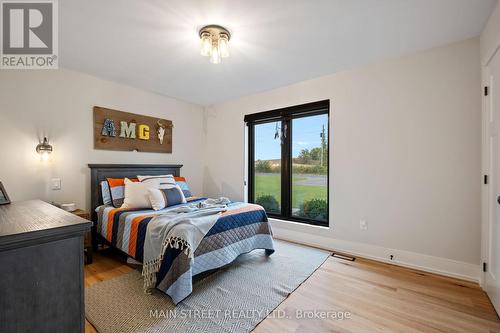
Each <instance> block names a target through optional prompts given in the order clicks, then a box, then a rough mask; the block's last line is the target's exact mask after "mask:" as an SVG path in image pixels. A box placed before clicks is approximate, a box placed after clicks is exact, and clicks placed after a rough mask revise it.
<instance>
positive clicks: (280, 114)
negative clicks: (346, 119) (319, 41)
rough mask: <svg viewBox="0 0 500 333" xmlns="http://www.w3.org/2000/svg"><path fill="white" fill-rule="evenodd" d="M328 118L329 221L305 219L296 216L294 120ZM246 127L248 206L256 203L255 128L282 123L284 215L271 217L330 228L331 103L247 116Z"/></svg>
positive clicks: (323, 102)
mask: <svg viewBox="0 0 500 333" xmlns="http://www.w3.org/2000/svg"><path fill="white" fill-rule="evenodd" d="M324 114H326V115H327V116H328V131H327V138H328V141H327V150H328V161H327V190H326V193H327V212H326V221H319V220H314V219H309V218H302V217H298V216H293V215H292V173H293V172H292V131H293V129H292V124H293V119H299V118H304V117H310V116H317V115H324ZM244 119H245V124H246V126H247V127H248V183H247V191H248V192H247V195H248V202H251V203H254V202H255V197H254V195H255V193H254V190H255V125H260V124H265V123H269V122H276V121H281V128H282V129H283V133H284V140H283V141H284V143H283V144H282V145H281V213H280V214H275V213H267V215H268V216H269V217H271V218H276V219H280V220H286V221H292V222H300V223H305V224H310V225H317V226H323V227H329V221H330V127H331V124H330V100H328V99H327V100H322V101H318V102H313V103H307V104H301V105H295V106H291V107H286V108H281V109H277V110H271V111H264V112H258V113H252V114H248V115H245V118H244Z"/></svg>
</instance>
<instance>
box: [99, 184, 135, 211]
mask: <svg viewBox="0 0 500 333" xmlns="http://www.w3.org/2000/svg"><path fill="white" fill-rule="evenodd" d="M106 180H107V182H108V187H109V193H110V195H111V203H112V204H113V207H115V208H120V207H121V206H122V205H123V199H124V198H125V178H106ZM130 180H131V181H133V182H138V181H139V179H137V178H130Z"/></svg>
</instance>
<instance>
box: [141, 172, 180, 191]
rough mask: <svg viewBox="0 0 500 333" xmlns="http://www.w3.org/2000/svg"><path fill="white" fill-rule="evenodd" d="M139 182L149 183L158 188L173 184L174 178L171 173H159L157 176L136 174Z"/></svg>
mask: <svg viewBox="0 0 500 333" xmlns="http://www.w3.org/2000/svg"><path fill="white" fill-rule="evenodd" d="M137 178H138V179H139V181H140V182H141V183H151V184H154V185H156V186H157V187H158V188H170V187H172V186H175V179H174V176H173V175H159V176H137Z"/></svg>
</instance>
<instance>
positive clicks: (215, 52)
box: [200, 24, 231, 64]
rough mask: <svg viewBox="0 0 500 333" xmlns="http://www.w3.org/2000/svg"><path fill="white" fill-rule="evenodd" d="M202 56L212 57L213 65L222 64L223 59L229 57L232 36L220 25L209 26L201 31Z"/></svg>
mask: <svg viewBox="0 0 500 333" xmlns="http://www.w3.org/2000/svg"><path fill="white" fill-rule="evenodd" d="M200 39H201V55H202V56H205V57H210V62H211V63H212V64H220V62H221V59H222V58H226V57H229V40H230V39H231V34H230V33H229V31H228V30H227V29H226V28H224V27H221V26H220V25H214V24H212V25H207V26H205V27H203V28H201V29H200Z"/></svg>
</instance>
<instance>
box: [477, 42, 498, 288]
mask: <svg viewBox="0 0 500 333" xmlns="http://www.w3.org/2000/svg"><path fill="white" fill-rule="evenodd" d="M497 55H498V56H500V44H499V45H498V46H497V48H496V49H495V51H494V52H493V53H492V55H491V56H490V57H489V58H488V60H487V61H486V62H485V63H484V64H483V65H482V66H481V120H482V122H481V123H482V138H481V140H482V145H481V146H482V147H481V171H482V174H481V184H482V186H481V263H480V267H481V272H480V274H479V284H480V286H481V287H482V288H483V290H485V289H486V274H487V272H485V271H484V270H483V264H484V263H485V264H486V267H488V264H489V262H490V260H489V259H490V258H489V257H490V256H489V247H490V235H491V233H490V220H491V218H492V214H491V212H492V207H491V202H492V201H491V200H490V197H491V195H492V193H491V191H492V187H491V186H490V185H491V180H492V178H493V177H492V174H491V172H492V170H491V159H490V131H491V128H490V114H491V97H492V95H491V82H490V64H491V62H492V60H493V59H494V58H495V57H496V56H497ZM485 87H488V90H489V91H488V96H485V90H484V89H485ZM485 176H486V177H487V178H488V182H487V184H485V181H484V177H485ZM497 176H500V175H497Z"/></svg>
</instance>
